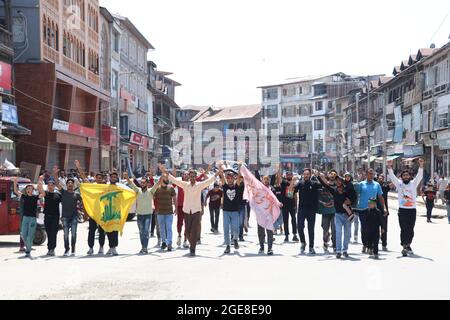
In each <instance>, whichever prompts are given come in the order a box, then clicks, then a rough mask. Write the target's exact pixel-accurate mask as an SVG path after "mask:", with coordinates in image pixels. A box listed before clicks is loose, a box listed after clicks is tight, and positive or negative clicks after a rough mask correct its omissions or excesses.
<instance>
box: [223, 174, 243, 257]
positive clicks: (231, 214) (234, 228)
mask: <svg viewBox="0 0 450 320" xmlns="http://www.w3.org/2000/svg"><path fill="white" fill-rule="evenodd" d="M220 178H221V181H222V190H223V234H224V240H225V245H226V249H225V252H224V253H225V254H229V253H230V252H231V249H230V245H231V240H230V236H231V237H232V239H233V243H234V249H235V250H238V249H239V243H238V237H239V208H240V205H241V202H242V199H243V196H244V183H243V181H242V180H243V179H242V177H241V176H240V175H239V176H238V177H237V178H236V177H235V173H234V172H233V171H227V173H226V178H225V177H224V175H223V174H221V175H220Z"/></svg>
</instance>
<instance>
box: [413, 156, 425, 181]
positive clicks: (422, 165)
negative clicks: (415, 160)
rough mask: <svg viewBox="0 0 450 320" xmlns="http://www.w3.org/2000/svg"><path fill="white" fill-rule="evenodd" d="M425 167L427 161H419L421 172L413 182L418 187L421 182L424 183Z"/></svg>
mask: <svg viewBox="0 0 450 320" xmlns="http://www.w3.org/2000/svg"><path fill="white" fill-rule="evenodd" d="M424 165H425V160H423V159H422V158H420V159H419V166H420V167H419V171H418V172H417V176H416V177H415V178H414V180H413V181H412V183H413V184H414V185H415V186H416V188H417V186H418V185H419V184H420V182H422V179H423V167H424Z"/></svg>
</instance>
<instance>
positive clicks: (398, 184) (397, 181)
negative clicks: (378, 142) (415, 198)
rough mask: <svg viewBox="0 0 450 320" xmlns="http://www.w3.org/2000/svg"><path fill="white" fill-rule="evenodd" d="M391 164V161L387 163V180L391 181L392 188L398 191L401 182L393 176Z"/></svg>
mask: <svg viewBox="0 0 450 320" xmlns="http://www.w3.org/2000/svg"><path fill="white" fill-rule="evenodd" d="M392 163H393V161H392V160H390V161H388V162H387V169H388V175H389V179H391V181H392V183H393V184H394V186H395V187H396V188H397V189H398V188H399V186H400V184H401V181H400V180H399V179H398V178H397V177H396V176H395V174H394V171H393V170H392Z"/></svg>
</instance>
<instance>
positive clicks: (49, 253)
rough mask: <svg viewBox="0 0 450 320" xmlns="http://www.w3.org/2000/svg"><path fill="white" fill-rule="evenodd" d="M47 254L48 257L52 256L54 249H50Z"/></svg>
mask: <svg viewBox="0 0 450 320" xmlns="http://www.w3.org/2000/svg"><path fill="white" fill-rule="evenodd" d="M47 255H48V256H49V257H54V256H55V250H50V251H49V252H48V253H47Z"/></svg>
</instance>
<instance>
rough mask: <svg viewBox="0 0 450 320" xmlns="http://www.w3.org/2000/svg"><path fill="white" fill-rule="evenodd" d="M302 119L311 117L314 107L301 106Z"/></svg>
mask: <svg viewBox="0 0 450 320" xmlns="http://www.w3.org/2000/svg"><path fill="white" fill-rule="evenodd" d="M299 113H300V117H309V116H310V115H311V114H312V106H311V105H310V104H305V105H301V106H300V110H299Z"/></svg>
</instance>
